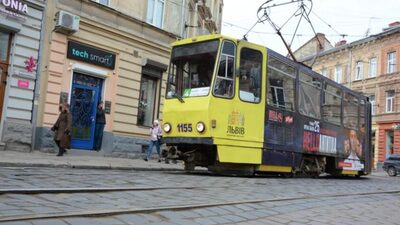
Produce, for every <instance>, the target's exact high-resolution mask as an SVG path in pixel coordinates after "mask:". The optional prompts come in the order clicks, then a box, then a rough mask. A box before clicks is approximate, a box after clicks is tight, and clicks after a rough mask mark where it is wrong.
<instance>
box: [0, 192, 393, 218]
mask: <svg viewBox="0 0 400 225" xmlns="http://www.w3.org/2000/svg"><path fill="white" fill-rule="evenodd" d="M155 189H157V188H155ZM158 189H161V188H158ZM153 190H154V189H153ZM383 194H400V190H390V191H372V192H357V193H346V194H320V195H310V196H299V197H287V198H285V197H283V198H282V197H280V198H264V199H249V200H241V201H226V202H211V203H203V204H188V205H178V206H160V207H144V208H125V209H101V210H80V211H76V212H55V213H41V214H28V215H21V216H4V217H0V222H17V221H27V220H39V219H41V220H43V219H63V218H73V217H106V216H115V215H122V214H139V213H155V212H160V211H167V210H168V211H183V210H193V209H200V208H207V207H220V206H228V205H240V204H256V203H264V202H283V201H294V200H311V199H318V198H335V197H348V196H369V195H383Z"/></svg>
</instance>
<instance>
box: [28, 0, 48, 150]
mask: <svg viewBox="0 0 400 225" xmlns="http://www.w3.org/2000/svg"><path fill="white" fill-rule="evenodd" d="M46 12H47V4H45V7H44V8H43V14H42V29H41V31H40V45H39V46H40V47H39V53H38V58H37V66H36V68H37V69H36V81H35V92H34V95H33V102H32V105H33V109H32V138H31V151H33V150H35V145H36V127H37V111H38V107H39V98H40V82H41V79H40V78H41V76H40V73H41V71H40V69H41V67H42V60H41V58H42V55H43V45H44V35H45V30H46V25H47V24H46V21H47V19H46Z"/></svg>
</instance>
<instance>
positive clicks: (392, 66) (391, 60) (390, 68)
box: [387, 52, 396, 73]
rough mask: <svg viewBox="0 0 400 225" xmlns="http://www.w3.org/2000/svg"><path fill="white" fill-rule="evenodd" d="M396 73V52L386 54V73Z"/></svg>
mask: <svg viewBox="0 0 400 225" xmlns="http://www.w3.org/2000/svg"><path fill="white" fill-rule="evenodd" d="M394 72H396V52H389V53H388V54H387V73H394Z"/></svg>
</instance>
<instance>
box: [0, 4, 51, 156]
mask: <svg viewBox="0 0 400 225" xmlns="http://www.w3.org/2000/svg"><path fill="white" fill-rule="evenodd" d="M45 4H46V3H45V1H43V0H27V1H22V0H9V1H0V75H1V82H0V119H1V122H0V141H1V148H7V149H15V150H22V151H29V150H31V143H32V140H33V137H34V129H33V126H34V124H35V120H36V119H35V118H36V110H37V101H36V96H37V93H36V92H35V87H36V86H38V85H39V82H40V71H39V69H38V68H39V67H40V64H38V63H39V62H40V61H41V56H42V50H43V43H42V40H43V36H44V33H43V28H44V26H45V23H44V22H43V21H44V17H45V13H44V11H45V7H46V5H45Z"/></svg>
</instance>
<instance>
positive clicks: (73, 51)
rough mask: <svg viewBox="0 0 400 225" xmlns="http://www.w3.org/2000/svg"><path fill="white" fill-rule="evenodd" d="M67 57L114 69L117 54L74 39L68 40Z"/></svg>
mask: <svg viewBox="0 0 400 225" xmlns="http://www.w3.org/2000/svg"><path fill="white" fill-rule="evenodd" d="M67 57H68V58H69V59H76V60H79V61H82V62H86V63H91V64H94V65H98V66H102V67H105V68H108V69H112V70H113V69H114V68H115V54H112V53H109V52H106V51H103V50H100V49H97V48H93V47H90V46H87V45H84V44H81V43H78V42H74V41H69V42H68V51H67Z"/></svg>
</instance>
